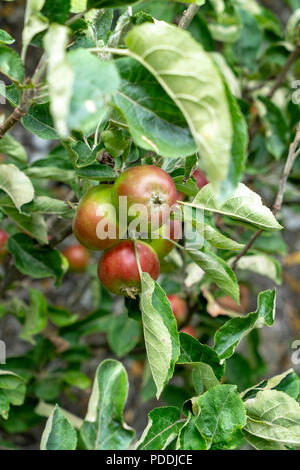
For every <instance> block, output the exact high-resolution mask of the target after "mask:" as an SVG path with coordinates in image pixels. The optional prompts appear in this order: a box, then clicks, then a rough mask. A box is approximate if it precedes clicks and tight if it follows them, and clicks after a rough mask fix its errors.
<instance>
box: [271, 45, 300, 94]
mask: <svg viewBox="0 0 300 470" xmlns="http://www.w3.org/2000/svg"><path fill="white" fill-rule="evenodd" d="M299 54H300V42H299V43H298V44H297V45H296V48H295V49H294V50H293V52H291V54H290V55H289V57H288V60H287V61H286V64H285V66H284V67H283V69H282V71H281V72H280V74H279V75H278V77H277V79H276V81H275V83H274V85H273V86H272V88H271V90H270V92H269V93H268V95H267V96H268V98H272V97H273V96H274V94H275V93H276V91H277V90H278V88H279V87H280V85H281V84H282V82H283V81H284V79H285V77H286V76H287V74H288V71H289V70H290V68H291V66H292V65H293V63H294V62H295V60H296V59H297V58H298V56H299Z"/></svg>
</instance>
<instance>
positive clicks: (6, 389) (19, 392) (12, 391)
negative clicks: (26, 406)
mask: <svg viewBox="0 0 300 470" xmlns="http://www.w3.org/2000/svg"><path fill="white" fill-rule="evenodd" d="M0 392H1V395H2V400H3V405H4V406H5V403H6V402H8V403H9V404H12V405H14V406H21V405H23V403H24V400H25V395H26V385H25V383H24V380H23V379H22V377H20V376H19V375H17V374H16V373H15V372H12V371H10V370H1V369H0ZM7 411H8V410H7V405H6V406H5V408H4V414H5V415H6V413H7ZM0 414H1V412H0Z"/></svg>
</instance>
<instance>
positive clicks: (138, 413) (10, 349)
mask: <svg viewBox="0 0 300 470" xmlns="http://www.w3.org/2000/svg"><path fill="white" fill-rule="evenodd" d="M260 3H261V4H263V5H264V6H266V7H267V8H269V9H270V10H272V11H273V12H274V14H276V16H277V18H279V19H280V21H281V22H282V23H283V24H285V23H286V21H287V19H288V18H289V16H290V14H291V11H290V9H289V8H288V6H287V4H286V2H284V1H281V0H264V1H261V2H260ZM24 4H25V2H24V1H22V0H17V1H14V2H3V1H1V2H0V28H2V29H5V30H6V31H7V32H8V33H10V34H11V35H12V36H13V37H14V38H16V39H17V40H16V43H15V44H14V47H15V49H16V50H17V51H20V42H21V31H22V23H23V19H24ZM39 56H40V50H39V49H38V48H33V47H31V48H30V50H29V53H28V71H29V72H30V71H31V70H33V69H34V67H35V65H36V63H37V60H38V58H39ZM7 109H9V106H8V107H7V108H6V106H2V109H1V111H0V114H2V113H3V112H5V111H6V110H7ZM13 134H14V136H15V137H16V138H17V139H18V140H19V141H20V142H22V144H23V145H24V147H25V148H26V150H27V153H28V155H29V158H30V161H31V162H32V161H35V160H37V159H41V158H43V157H46V156H47V155H48V153H49V152H50V150H51V148H52V147H53V142H50V143H49V142H48V141H45V140H42V139H40V138H39V137H37V136H35V135H33V134H31V133H29V132H27V131H26V130H25V129H24V128H23V127H22V126H21V125H18V126H16V127H15V128H14V130H13ZM0 158H1V155H0ZM277 181H278V180H277ZM69 190H70V188H69V187H68V186H67V185H64V184H56V183H54V182H52V183H51V192H52V194H56V197H59V198H61V199H65V198H67V197H68V192H69ZM258 192H260V194H261V195H262V196H263V198H264V199H265V200H266V201H268V204H269V205H270V203H271V202H272V200H270V194H269V193H268V189H266V190H265V189H264V187H263V185H261V186H260V190H259V191H258ZM298 197H299V202H300V196H298ZM292 202H293V204H292V205H291V206H292V207H290V206H289V204H286V205H285V206H284V209H283V213H282V214H283V220H282V224H283V225H284V227H285V230H284V231H283V238H284V242H285V244H283V245H282V247H281V250H280V253H278V256H277V258H278V260H279V261H280V262H281V263H283V283H282V285H279V286H277V287H276V289H277V312H276V321H275V324H274V326H273V327H272V328H264V329H263V330H261V331H260V342H259V345H258V350H259V354H260V357H259V360H258V361H257V364H258V366H257V367H260V368H261V369H260V374H261V376H262V377H266V376H267V377H271V376H273V375H274V374H276V373H280V372H283V371H285V370H287V369H289V368H290V367H293V368H294V369H295V370H296V372H298V374H300V354H298V358H297V355H296V354H295V351H296V349H293V344H294V342H295V341H296V340H299V341H300V211H296V210H295V201H292ZM297 204H298V207H299V203H297V201H296V205H297ZM72 243H75V239H72V237H71V238H69V239H67V240H66V242H65V243H64V244H63V245H62V246H60V247H59V248H60V249H61V250H63V249H64V248H65V247H67V246H69V245H71V244H72ZM96 260H97V256H96V257H95V263H96ZM91 264H93V261H92V262H91ZM91 269H92V268H91ZM26 282H28V281H24V284H23V286H25V287H26V286H27V285H26ZM93 283H94V280H93V281H91V276H90V272H87V273H85V274H83V275H76V274H75V275H73V274H68V275H67V276H66V278H65V280H64V282H63V284H62V286H61V287H59V288H58V289H54V288H53V283H52V281H48V280H44V281H35V282H31V285H33V286H34V287H36V288H37V289H40V290H42V291H43V292H44V294H45V295H47V298H49V299H50V300H52V302H53V304H55V305H58V306H62V307H65V306H68V308H69V309H73V311H74V312H75V311H76V313H78V314H79V315H80V317H81V318H83V317H84V316H85V315H87V314H89V313H90V312H91V311H92V309H93V304H94V302H95V296H98V302H99V304H101V306H103V305H104V304H105V302H108V304H109V305H110V302H111V300H110V299H107V298H106V297H105V294H103V292H102V293H100V294H99V293H98V292H96V290H97V288H96V287H95V286H94V284H93ZM244 284H245V286H246V297H247V304H248V307H247V312H250V311H254V310H255V309H256V302H257V294H258V292H260V291H262V290H265V289H267V288H274V283H273V282H272V281H271V280H268V279H266V278H265V277H262V276H258V275H250V276H247V278H246V279H245V282H244ZM101 295H103V297H101ZM19 298H20V301H24V300H27V298H26V293H25V291H24V290H22V288H20V289H19ZM203 302H204V303H205V299H203ZM109 308H113V310H114V312H120V311H122V309H124V304H123V300H122V299H121V300H120V299H117V300H114V302H113V304H112V305H111V307H109ZM19 331H20V323H19V321H18V319H17V317H16V316H15V315H6V316H4V317H3V318H2V319H1V320H0V339H4V340H5V342H6V346H7V357H8V358H13V357H17V356H21V355H24V354H25V353H26V352H27V351H29V350H30V349H31V348H32V346H31V345H30V344H29V343H28V342H25V341H23V340H22V339H20V338H19V337H18V333H19ZM52 333H53V332H52V331H51V328H50V330H49V331H48V336H49V337H51V334H52ZM52 339H53V338H52ZM252 340H253V344H255V342H256V341H259V339H258V338H255V337H253V338H252ZM54 341H55V338H54ZM83 343H84V344H86V345H87V346H88V347H89V348H90V353H89V354H88V353H87V357H86V360H84V363H83V364H84V366H83V367H84V373H85V374H86V376H87V377H89V378H90V379H91V380H92V378H93V375H94V373H95V369H96V367H97V365H98V364H99V362H101V361H102V360H103V359H104V358H107V357H115V355H114V353H113V352H112V351H111V349H110V347H109V345H108V344H107V339H106V335H105V334H102V333H95V334H90V335H89V336H88V337H85V338H84V342H83ZM56 346H57V348H58V350H59V348H61V351H62V354H64V344H63V343H62V344H57V345H56ZM256 346H257V345H256ZM256 346H253V351H254V354H256V351H257V349H256ZM41 347H43V345H41ZM247 347H249V345H248V346H247ZM243 348H245V345H243V346H242V348H241V353H243ZM85 352H86V350H85V349H84V348H83V349H82V351H80V352H78V353H80V354H83V357H84V354H85ZM293 353H294V354H293ZM45 355H46V356H47V352H45ZM142 358H143V355H142V354H140V351H139V348H138V347H137V348H136V351H133V352H132V353H131V354H130V355H129V356H127V358H126V360H125V361H124V363H125V367H126V369H127V371H128V373H129V379H130V396H129V399H128V403H127V406H126V414H125V418H126V421H127V423H128V424H129V425H132V426H134V428H135V429H136V430H137V432H138V433H140V432H141V431H142V430H143V428H144V427H145V425H146V423H147V412H148V411H149V410H151V409H152V408H154V407H155V406H157V401H156V400H155V399H153V398H150V400H147V398H148V396H151V387H150V389H147V387H145V381H147V377H146V376H145V372H144V364H143V360H142ZM297 359H298V361H297ZM297 362H298V364H297ZM59 364H60V363H59V358H57V359H55V361H52V362H51V363H50V364H47V366H46V368H45V369H43V370H42V371H41V376H40V378H41V380H42V379H45V378H47V376H48V377H50V376H51V371H52V370H54V369H55V368H56V367H59ZM242 365H243V364H242V362H241V364H240V367H242ZM232 374H233V375H232V380H233V381H234V380H236V379H237V378H238V368H237V367H235V368H234V367H233V368H232ZM143 383H144V388H143V390H144V392H143V394H142V397H144V399H145V401H143V400H142V399H141V394H140V390H141V387H142V386H143ZM181 383H182V377H180V376H178V377H177V378H175V379H174V381H173V382H172V386H173V388H169V390H168V391H167V392H166V394H165V395H164V396H163V398H162V400H161V402H160V403H161V404H166V403H168V404H175V403H177V402H178V393H180V392H179V389H178V388H177V387H180V385H181ZM43 386H47V381H46V382H44V383H43ZM50 386H54V385H53V383H52V384H50V385H49V387H50ZM33 395H34V393H33ZM46 395H47V394H44V395H43V392H42V391H41V392H40V396H45V398H46ZM89 395H90V387H88V388H86V389H84V390H80V389H78V388H75V387H74V388H72V387H71V388H70V389H69V390H68V392H67V393H65V394H62V395H61V396H60V403H61V405H62V406H65V407H66V408H67V409H68V410H69V411H71V412H72V413H74V414H75V415H78V416H80V417H83V416H84V414H85V411H86V406H87V402H88V398H89ZM183 395H184V394H183ZM184 399H185V396H182V397H181V400H184ZM34 405H36V402H35V403H34ZM26 406H27V408H26V407H22V408H24V409H23V414H22V415H21V414H18V412H16V413H15V414H12V419H11V420H9V421H8V422H7V423H5V422H3V420H2V422H1V421H0V438H2V439H4V440H9V441H10V442H12V443H13V445H15V446H16V447H21V448H26V449H31V448H38V445H39V438H40V436H41V430H42V429H43V427H44V423H45V420H44V418H41V417H40V416H38V415H36V416H35V415H34V414H33V413H32V409H33V405H32V403H31V401H30V399H29V400H28V402H27V404H26ZM26 413H27V414H26ZM0 419H1V418H0Z"/></svg>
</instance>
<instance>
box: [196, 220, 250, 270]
mask: <svg viewBox="0 0 300 470" xmlns="http://www.w3.org/2000/svg"><path fill="white" fill-rule="evenodd" d="M204 238H205V240H206V241H208V243H210V244H211V245H212V246H215V247H216V248H218V249H219V250H230V251H237V250H242V249H243V248H244V246H245V245H242V244H241V243H237V242H236V241H234V240H232V239H231V238H228V237H226V236H225V235H223V234H222V233H221V232H219V231H218V230H217V229H216V228H215V227H212V226H211V225H208V224H204ZM228 264H230V263H228Z"/></svg>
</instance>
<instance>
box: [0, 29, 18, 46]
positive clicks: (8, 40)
mask: <svg viewBox="0 0 300 470" xmlns="http://www.w3.org/2000/svg"><path fill="white" fill-rule="evenodd" d="M14 42H15V39H14V38H12V37H11V35H10V34H8V33H7V32H6V31H4V29H0V44H13V43H14Z"/></svg>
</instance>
